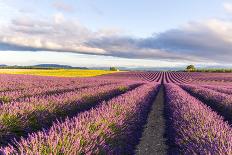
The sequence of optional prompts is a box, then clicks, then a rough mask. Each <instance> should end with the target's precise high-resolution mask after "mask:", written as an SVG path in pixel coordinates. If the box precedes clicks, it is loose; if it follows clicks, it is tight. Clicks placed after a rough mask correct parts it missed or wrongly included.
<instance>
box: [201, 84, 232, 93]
mask: <svg viewBox="0 0 232 155" xmlns="http://www.w3.org/2000/svg"><path fill="white" fill-rule="evenodd" d="M203 87H205V88H208V89H212V90H215V91H217V92H221V93H225V94H228V95H232V87H231V86H227V87H226V86H220V85H216V86H215V85H203Z"/></svg>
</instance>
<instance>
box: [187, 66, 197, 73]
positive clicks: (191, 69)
mask: <svg viewBox="0 0 232 155" xmlns="http://www.w3.org/2000/svg"><path fill="white" fill-rule="evenodd" d="M186 70H187V71H188V72H193V71H195V70H196V68H195V66H194V65H188V66H187V67H186Z"/></svg>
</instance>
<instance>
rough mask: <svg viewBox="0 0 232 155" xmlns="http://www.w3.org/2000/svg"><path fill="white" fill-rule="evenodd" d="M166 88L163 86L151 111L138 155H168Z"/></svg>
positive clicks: (138, 147) (137, 151)
mask: <svg viewBox="0 0 232 155" xmlns="http://www.w3.org/2000/svg"><path fill="white" fill-rule="evenodd" d="M164 102H165V101H164V87H163V86H161V87H160V90H159V93H158V94H157V96H156V98H155V100H154V102H153V105H152V107H151V111H150V113H149V115H148V119H147V124H145V126H144V129H143V133H142V137H141V138H140V142H139V144H138V145H137V147H136V150H135V154H137V155H141V154H142V155H163V154H168V146H167V144H166V143H167V142H166V141H167V139H166V136H165V131H166V120H165V116H164Z"/></svg>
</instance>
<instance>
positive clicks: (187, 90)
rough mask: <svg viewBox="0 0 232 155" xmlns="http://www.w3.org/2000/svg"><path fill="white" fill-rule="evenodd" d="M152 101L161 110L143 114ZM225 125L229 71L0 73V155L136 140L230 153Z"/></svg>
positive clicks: (44, 154) (129, 147)
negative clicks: (83, 75) (88, 74)
mask: <svg viewBox="0 0 232 155" xmlns="http://www.w3.org/2000/svg"><path fill="white" fill-rule="evenodd" d="M157 94H159V95H157ZM160 95H161V96H160ZM157 96H159V97H157ZM161 98H163V99H161ZM156 104H157V105H156ZM158 104H160V105H162V106H163V108H161V109H160V110H161V111H162V113H163V114H161V113H158V114H157V116H155V117H154V118H153V117H152V119H150V113H152V111H154V110H155V109H156V108H158ZM155 113H157V112H155ZM148 118H149V119H148ZM160 118H163V120H162V121H163V124H164V126H163V127H161V123H162V121H158V120H157V122H156V119H160ZM151 121H154V125H156V128H155V127H154V126H153V127H152V126H150V127H149V125H148V124H152V123H153V122H151ZM231 124H232V74H231V73H196V72H194V73H191V72H145V71H141V72H138V71H136V72H135V71H134V72H132V71H131V72H118V73H112V74H106V75H101V76H96V77H88V78H61V77H49V76H46V77H43V76H33V75H4V74H2V75H0V154H4V155H12V154H26V155H27V154H28V155H32V154H35V155H50V154H57V155H58V154H63V155H75V154H116V155H117V154H142V153H143V151H141V150H142V149H143V148H141V147H148V149H147V150H148V152H146V153H147V154H218V155H219V154H220V155H221V154H223V155H224V154H225V155H231V154H232V126H231ZM159 126H160V130H158V129H157V127H158V128H159ZM161 130H163V131H161ZM147 131H148V133H150V136H149V134H148V136H147V137H148V138H144V135H145V133H146V132H147ZM161 132H162V133H161ZM157 135H160V136H159V138H160V139H157V138H154V136H157ZM144 139H145V141H144ZM142 143H143V145H140V144H142ZM144 144H145V145H146V146H144ZM158 145H163V146H161V148H163V150H157V149H156V148H155V147H157V146H158ZM149 150H150V151H153V152H149Z"/></svg>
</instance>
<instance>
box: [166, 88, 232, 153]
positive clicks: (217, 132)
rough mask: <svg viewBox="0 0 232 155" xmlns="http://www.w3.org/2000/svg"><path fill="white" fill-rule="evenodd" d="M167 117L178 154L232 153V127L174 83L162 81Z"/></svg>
mask: <svg viewBox="0 0 232 155" xmlns="http://www.w3.org/2000/svg"><path fill="white" fill-rule="evenodd" d="M165 89H166V99H167V106H168V110H169V119H170V121H171V125H172V130H173V131H172V132H173V133H174V134H173V135H174V137H173V138H174V142H175V144H176V145H177V147H178V148H179V150H180V154H223V155H230V154H232V128H231V127H230V126H229V125H228V123H227V122H224V121H223V118H222V117H221V116H219V115H217V114H216V113H215V112H213V111H212V110H211V108H209V107H207V106H206V105H204V104H203V103H202V102H200V101H199V100H197V99H196V98H194V97H192V96H191V95H189V94H188V93H186V92H185V91H184V90H183V89H181V88H180V87H179V86H177V85H175V84H165Z"/></svg>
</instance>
